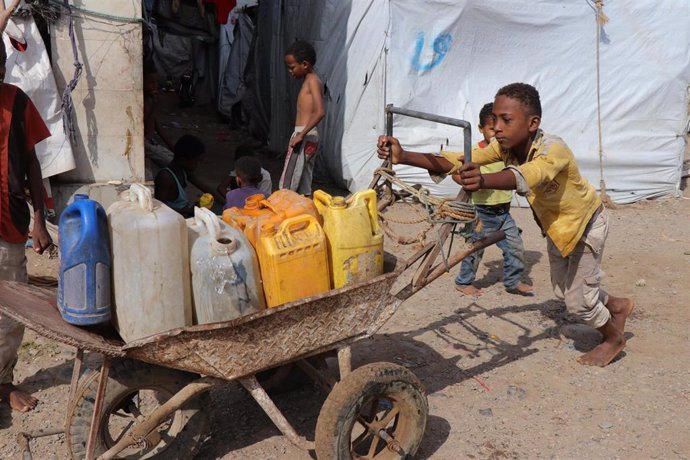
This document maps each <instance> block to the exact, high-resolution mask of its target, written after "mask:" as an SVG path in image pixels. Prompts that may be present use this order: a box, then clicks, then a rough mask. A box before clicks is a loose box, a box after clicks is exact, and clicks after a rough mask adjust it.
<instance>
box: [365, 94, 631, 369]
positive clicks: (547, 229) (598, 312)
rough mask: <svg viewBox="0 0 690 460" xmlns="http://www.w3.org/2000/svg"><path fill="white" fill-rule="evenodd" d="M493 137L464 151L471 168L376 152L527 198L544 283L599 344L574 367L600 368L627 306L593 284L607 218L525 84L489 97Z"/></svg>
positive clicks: (384, 143)
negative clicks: (489, 168)
mask: <svg viewBox="0 0 690 460" xmlns="http://www.w3.org/2000/svg"><path fill="white" fill-rule="evenodd" d="M493 113H494V117H495V125H494V131H495V139H494V140H493V141H491V143H490V144H489V145H488V146H487V147H485V148H482V149H477V150H475V151H473V152H472V161H473V163H468V164H465V165H463V164H462V163H461V161H460V159H459V158H455V159H451V158H448V157H442V156H436V155H428V154H423V153H415V152H406V151H404V150H403V149H402V147H401V146H400V142H399V141H398V140H397V139H396V138H394V137H387V136H380V137H379V139H378V153H379V157H381V158H384V159H385V158H388V157H389V156H390V157H391V161H392V162H393V163H394V164H398V163H402V164H408V165H412V166H417V167H421V168H425V169H427V170H429V171H430V172H433V173H437V174H457V173H458V172H459V174H457V175H458V177H457V180H458V181H459V182H460V183H461V185H462V186H463V187H464V188H465V189H466V190H468V191H471V192H474V191H476V190H481V189H496V190H517V193H518V194H520V195H524V196H526V197H527V200H528V202H529V204H530V206H531V207H532V211H533V214H534V217H535V219H536V221H537V224H538V225H539V226H540V228H541V230H542V233H543V234H544V236H545V237H546V244H547V251H548V255H549V264H550V269H551V284H552V286H553V290H554V293H555V295H556V297H557V298H559V299H561V300H564V301H565V305H566V308H567V309H568V311H569V312H570V313H572V314H574V315H575V316H577V317H578V318H579V319H580V320H581V321H583V322H584V323H586V324H588V325H590V326H592V327H594V328H596V329H597V330H599V332H601V334H602V335H603V341H602V343H601V344H599V345H597V346H596V347H595V348H594V349H593V350H591V351H589V352H587V353H585V354H583V355H582V356H580V357H579V358H578V362H580V363H581V364H586V365H592V366H601V367H603V366H606V365H608V364H609V363H610V362H611V361H612V360H613V359H614V358H615V357H616V356H617V355H618V353H620V352H621V351H622V350H623V348H624V347H625V336H624V333H625V322H626V320H627V318H628V316H630V313H631V312H632V310H633V308H634V306H635V304H634V301H633V300H632V299H627V298H622V297H614V296H612V295H609V294H608V293H607V292H606V291H604V290H603V289H602V288H601V286H600V281H601V277H602V274H603V273H602V271H601V260H602V257H603V253H604V244H605V242H606V236H607V234H608V227H609V216H608V212H607V211H606V209H605V208H604V207H603V205H602V203H601V200H600V199H599V197H598V196H597V193H596V190H595V189H594V187H592V185H591V184H590V183H589V182H587V180H586V179H585V178H583V177H582V176H581V175H580V171H579V169H578V167H577V163H576V162H575V157H574V156H573V153H572V152H571V151H570V149H569V148H568V146H567V145H566V144H565V142H564V141H563V140H562V139H561V138H559V137H557V136H553V135H549V134H546V133H544V132H542V130H541V129H539V125H540V123H541V102H540V100H539V93H538V92H537V90H536V89H535V88H534V87H532V86H530V85H527V84H525V83H513V84H510V85H507V86H504V87H503V88H501V89H499V90H498V92H497V93H496V98H495V100H494V108H493ZM496 161H503V162H504V163H505V164H506V165H507V167H506V169H504V170H503V171H500V172H496V173H489V174H483V173H482V172H481V170H480V165H486V164H491V163H494V162H496Z"/></svg>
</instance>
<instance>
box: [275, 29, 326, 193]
mask: <svg viewBox="0 0 690 460" xmlns="http://www.w3.org/2000/svg"><path fill="white" fill-rule="evenodd" d="M314 64H316V51H314V47H313V46H311V45H310V44H309V43H307V42H303V41H299V40H298V41H296V42H295V43H293V44H292V45H291V46H290V47H289V48H288V49H287V51H286V52H285V65H287V68H288V71H289V72H290V75H292V76H293V77H294V78H296V79H304V82H303V83H302V88H301V89H300V91H299V95H298V96H297V117H296V119H295V131H294V133H293V134H292V137H291V138H290V143H289V145H288V151H287V156H286V157H285V165H284V166H283V173H282V174H281V175H280V183H279V187H278V188H281V189H283V188H287V189H290V190H293V191H296V192H297V193H300V194H302V195H311V180H312V173H313V171H314V162H315V159H316V151H317V149H318V146H319V133H318V131H317V130H316V125H318V124H319V122H320V121H321V120H322V119H323V117H324V116H325V115H326V110H325V109H324V103H323V83H321V79H320V78H319V76H318V75H316V72H314Z"/></svg>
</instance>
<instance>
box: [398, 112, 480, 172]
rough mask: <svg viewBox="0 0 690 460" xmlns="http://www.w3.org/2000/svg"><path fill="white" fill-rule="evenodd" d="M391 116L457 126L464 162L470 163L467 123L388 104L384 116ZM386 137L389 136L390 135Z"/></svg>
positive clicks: (469, 132)
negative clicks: (459, 131) (459, 129)
mask: <svg viewBox="0 0 690 460" xmlns="http://www.w3.org/2000/svg"><path fill="white" fill-rule="evenodd" d="M391 114H396V115H403V116H405V117H410V118H418V119H420V120H426V121H432V122H434V123H441V124H442V125H450V126H458V127H460V128H462V135H463V148H464V149H465V151H464V153H465V162H467V163H470V162H471V161H472V126H471V125H470V122H469V121H465V120H460V119H459V118H450V117H444V116H441V115H436V114H433V113H425V112H418V111H416V110H409V109H403V108H401V107H395V106H394V105H393V104H389V105H388V106H386V116H391ZM391 131H392V121H391ZM388 135H389V136H390V135H391V134H388Z"/></svg>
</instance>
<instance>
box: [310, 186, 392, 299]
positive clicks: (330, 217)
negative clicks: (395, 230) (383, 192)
mask: <svg viewBox="0 0 690 460" xmlns="http://www.w3.org/2000/svg"><path fill="white" fill-rule="evenodd" d="M314 204H316V209H318V211H319V213H320V214H321V216H322V217H323V230H324V232H325V233H326V240H327V244H328V259H329V265H330V269H331V283H332V286H333V287H334V288H339V287H343V286H347V285H349V284H354V283H358V282H361V281H366V280H369V279H371V278H374V277H376V276H379V275H381V274H383V233H382V232H381V227H380V226H379V222H378V212H377V210H376V192H375V191H374V190H371V189H368V190H364V191H361V192H357V193H355V194H354V195H352V196H351V197H350V198H348V199H347V200H346V199H345V198H343V197H339V196H336V197H332V196H331V195H329V194H328V193H326V192H324V191H322V190H317V191H316V192H314Z"/></svg>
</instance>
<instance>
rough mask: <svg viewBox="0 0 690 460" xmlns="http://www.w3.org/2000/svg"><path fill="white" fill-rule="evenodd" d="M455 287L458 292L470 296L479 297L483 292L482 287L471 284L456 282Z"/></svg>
mask: <svg viewBox="0 0 690 460" xmlns="http://www.w3.org/2000/svg"><path fill="white" fill-rule="evenodd" d="M455 289H457V290H458V292H461V293H463V294H464V295H466V296H470V297H479V296H480V295H482V294H483V292H482V290H481V289H479V288H478V287H475V286H473V285H471V284H456V285H455Z"/></svg>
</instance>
